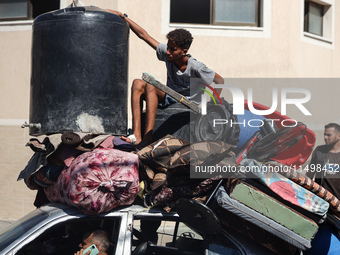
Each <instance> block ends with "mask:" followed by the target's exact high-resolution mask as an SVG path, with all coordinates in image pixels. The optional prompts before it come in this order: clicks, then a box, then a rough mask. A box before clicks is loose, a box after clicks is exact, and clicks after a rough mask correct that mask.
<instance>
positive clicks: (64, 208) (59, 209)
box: [38, 203, 177, 217]
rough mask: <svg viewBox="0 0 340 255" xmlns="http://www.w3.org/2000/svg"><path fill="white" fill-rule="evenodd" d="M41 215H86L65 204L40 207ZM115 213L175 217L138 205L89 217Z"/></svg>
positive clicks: (162, 211)
mask: <svg viewBox="0 0 340 255" xmlns="http://www.w3.org/2000/svg"><path fill="white" fill-rule="evenodd" d="M38 210H40V211H41V212H42V213H43V214H47V215H49V216H52V215H53V216H56V215H59V216H62V215H86V214H84V213H83V212H81V211H80V210H79V209H77V208H75V207H71V206H69V205H66V204H61V203H49V204H46V205H44V206H41V207H40V208H38ZM117 213H132V214H139V215H159V214H161V215H164V214H166V215H167V216H171V215H173V216H175V215H177V213H176V212H170V213H167V212H165V211H164V210H163V209H162V208H160V207H153V208H146V207H143V206H140V205H130V206H121V207H117V208H115V209H113V210H111V211H109V212H105V213H101V214H98V215H91V216H94V217H95V216H110V214H112V215H113V214H117Z"/></svg>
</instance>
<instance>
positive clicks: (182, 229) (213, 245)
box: [0, 203, 273, 255]
mask: <svg viewBox="0 0 340 255" xmlns="http://www.w3.org/2000/svg"><path fill="white" fill-rule="evenodd" d="M193 217H200V215H193ZM159 224H160V225H159ZM142 225H143V227H142V229H143V230H141V226H142ZM201 227H202V226H199V227H198V229H202V228H201ZM98 228H101V229H104V230H105V231H106V232H107V233H108V234H109V237H110V243H111V245H110V248H109V251H108V254H110V255H113V254H116V255H118V254H119V255H120V254H121V255H123V254H124V255H128V254H137V255H139V254H161V255H166V254H175V255H176V254H187V255H194V254H240V255H241V254H261V255H264V254H273V253H272V252H271V251H269V250H267V249H266V248H264V247H263V246H261V245H260V244H258V243H256V242H254V241H253V240H250V239H247V238H245V237H244V236H241V235H239V234H238V233H236V232H234V231H232V230H230V229H224V228H223V230H221V231H219V232H218V233H216V234H211V233H203V232H205V231H203V232H202V231H200V230H197V229H196V228H195V229H196V230H194V229H192V228H190V227H188V226H187V225H186V224H184V223H183V222H181V217H180V216H179V215H178V214H177V213H167V212H165V211H163V210H161V208H158V209H157V208H152V209H146V208H145V207H142V206H138V205H132V206H128V207H124V208H119V209H117V210H114V211H111V212H108V213H104V214H100V215H96V216H90V215H85V214H83V213H81V212H80V211H79V210H77V209H75V208H71V207H69V206H67V205H62V204H57V203H54V204H48V205H46V206H42V207H41V208H39V209H36V210H34V211H32V212H31V213H29V214H28V215H26V216H25V217H23V218H22V219H20V220H19V221H17V222H15V223H13V224H12V225H10V226H8V227H7V228H6V229H4V230H3V231H2V232H1V233H0V254H4V255H5V254H6V255H12V254H18V255H23V254H25V255H31V254H34V255H37V254H38V255H40V254H58V255H60V254H62V255H67V254H74V253H75V252H76V251H78V250H79V247H78V245H79V243H80V242H81V241H82V237H83V234H84V233H85V232H86V231H89V230H94V229H98ZM152 228H154V231H152ZM203 228H204V227H203ZM145 229H146V231H145ZM147 232H149V233H147ZM207 232H209V231H207Z"/></svg>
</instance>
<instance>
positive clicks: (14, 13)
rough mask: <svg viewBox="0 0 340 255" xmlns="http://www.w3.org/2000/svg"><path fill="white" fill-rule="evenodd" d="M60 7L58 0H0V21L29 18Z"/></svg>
mask: <svg viewBox="0 0 340 255" xmlns="http://www.w3.org/2000/svg"><path fill="white" fill-rule="evenodd" d="M59 8H60V0H48V1H46V0H0V21H15V20H31V19H34V18H36V17H37V16H39V15H40V14H43V13H45V12H49V11H53V10H57V9H59Z"/></svg>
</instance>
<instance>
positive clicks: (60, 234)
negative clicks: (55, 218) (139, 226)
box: [17, 217, 120, 255]
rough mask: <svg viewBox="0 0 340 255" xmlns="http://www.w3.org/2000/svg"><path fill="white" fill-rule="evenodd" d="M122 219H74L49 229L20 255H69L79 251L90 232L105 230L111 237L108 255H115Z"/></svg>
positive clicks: (26, 246)
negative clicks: (84, 237)
mask: <svg viewBox="0 0 340 255" xmlns="http://www.w3.org/2000/svg"><path fill="white" fill-rule="evenodd" d="M119 226H120V218H118V217H115V218H113V217H111V218H82V219H72V220H69V221H66V222H62V223H59V224H57V225H55V226H53V227H50V228H48V229H47V230H46V231H44V233H42V234H41V235H40V236H38V237H37V238H35V240H34V241H32V242H30V243H29V244H27V245H25V246H24V247H23V248H22V249H21V250H20V251H19V252H18V253H17V254H18V255H33V254H41V255H52V254H53V255H54V254H55V255H56V254H58V255H60V254H63V255H68V254H72V255H73V254H74V253H75V252H77V251H78V250H79V244H80V243H81V242H82V240H83V236H84V234H85V233H86V232H88V231H93V230H96V229H103V230H105V231H106V232H107V233H108V235H109V237H110V244H111V245H110V248H109V250H108V254H114V253H115V248H116V244H117V239H118V233H119Z"/></svg>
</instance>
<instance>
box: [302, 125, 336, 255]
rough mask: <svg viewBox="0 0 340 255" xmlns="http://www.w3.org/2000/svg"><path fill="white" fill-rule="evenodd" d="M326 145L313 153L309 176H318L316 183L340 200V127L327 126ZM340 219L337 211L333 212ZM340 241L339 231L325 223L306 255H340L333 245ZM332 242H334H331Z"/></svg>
mask: <svg viewBox="0 0 340 255" xmlns="http://www.w3.org/2000/svg"><path fill="white" fill-rule="evenodd" d="M324 140H325V145H321V146H318V147H316V149H315V150H314V152H313V155H312V160H311V163H310V165H309V171H308V172H307V175H308V176H309V177H312V176H313V175H314V174H316V182H317V183H319V184H321V185H322V186H323V187H324V188H325V189H327V190H328V191H330V192H331V193H333V195H335V196H336V197H337V198H338V199H339V198H340V125H339V124H336V123H329V124H327V125H326V126H325V131H324ZM330 211H331V212H333V213H334V214H335V215H336V216H338V217H340V215H339V213H338V212H336V211H335V210H334V211H332V208H331V207H330ZM336 239H338V240H340V236H339V233H338V230H337V229H336V228H335V227H334V225H332V224H330V223H329V222H327V221H325V222H324V223H323V224H320V225H319V231H318V233H317V234H316V235H315V237H314V239H313V240H312V243H311V245H312V248H311V249H309V250H307V251H304V254H306V255H319V254H338V253H339V250H338V247H337V246H336V245H331V243H334V242H336V241H334V240H336ZM331 240H332V241H331Z"/></svg>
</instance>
